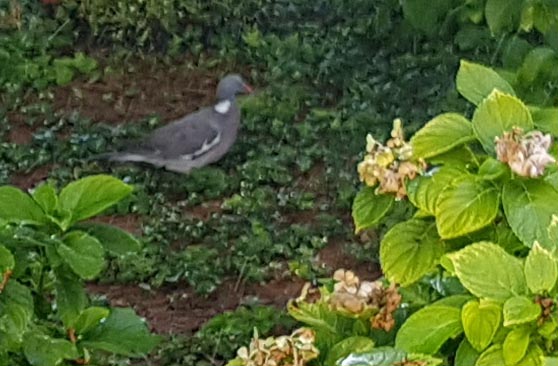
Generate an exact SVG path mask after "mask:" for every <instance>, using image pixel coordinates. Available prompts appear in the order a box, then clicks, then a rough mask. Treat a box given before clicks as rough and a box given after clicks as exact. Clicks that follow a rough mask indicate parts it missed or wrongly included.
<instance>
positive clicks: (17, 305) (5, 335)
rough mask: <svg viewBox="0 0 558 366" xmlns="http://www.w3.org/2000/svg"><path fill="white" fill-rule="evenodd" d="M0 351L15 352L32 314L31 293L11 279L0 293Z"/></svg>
mask: <svg viewBox="0 0 558 366" xmlns="http://www.w3.org/2000/svg"><path fill="white" fill-rule="evenodd" d="M0 314H1V315H0V349H1V350H3V351H7V352H10V351H12V352H13V351H17V350H18V349H19V346H20V345H21V343H22V342H23V335H24V333H25V332H26V331H27V328H28V327H29V325H30V323H31V320H32V318H33V314H34V305H33V296H32V295H31V291H30V290H29V289H28V288H27V287H25V286H23V285H21V284H19V283H18V282H17V281H16V280H14V279H12V280H10V281H9V282H8V284H7V285H6V287H5V288H4V290H3V291H2V292H0Z"/></svg>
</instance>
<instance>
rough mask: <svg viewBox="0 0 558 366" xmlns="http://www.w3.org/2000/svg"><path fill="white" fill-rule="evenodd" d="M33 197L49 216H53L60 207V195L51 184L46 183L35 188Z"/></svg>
mask: <svg viewBox="0 0 558 366" xmlns="http://www.w3.org/2000/svg"><path fill="white" fill-rule="evenodd" d="M32 196H33V199H34V200H35V202H37V204H39V206H41V208H42V209H43V211H44V212H45V213H47V214H48V215H51V214H53V213H54V210H56V207H57V206H58V195H57V194H56V190H55V189H54V187H53V186H52V185H51V184H48V183H46V184H42V185H40V186H39V187H37V188H35V190H34V191H33V193H32Z"/></svg>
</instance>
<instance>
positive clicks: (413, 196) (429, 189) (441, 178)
mask: <svg viewBox="0 0 558 366" xmlns="http://www.w3.org/2000/svg"><path fill="white" fill-rule="evenodd" d="M467 175H468V173H467V172H466V171H464V170H462V169H460V168H455V167H452V166H443V167H441V168H439V169H438V170H437V171H436V172H435V173H433V174H432V176H430V177H429V176H421V177H417V178H415V179H413V180H412V181H410V182H409V184H408V185H407V195H408V197H409V201H411V203H412V204H413V205H415V206H416V207H418V208H419V209H420V210H422V211H423V212H425V213H428V214H429V215H432V216H433V215H435V213H436V203H437V202H438V198H439V197H440V193H441V192H442V191H443V190H444V188H446V187H447V186H449V185H450V184H451V183H452V182H453V181H455V180H457V179H460V178H461V177H465V176H467Z"/></svg>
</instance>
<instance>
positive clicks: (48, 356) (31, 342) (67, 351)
mask: <svg viewBox="0 0 558 366" xmlns="http://www.w3.org/2000/svg"><path fill="white" fill-rule="evenodd" d="M23 353H24V354H25V357H26V358H27V361H29V363H30V364H31V365H36V366H56V365H59V364H60V363H61V362H62V361H64V360H73V359H76V358H78V357H79V353H78V351H77V349H76V346H75V344H73V343H71V342H70V341H67V340H65V339H56V338H51V337H49V336H47V335H44V334H40V333H37V332H30V333H27V334H26V335H25V343H24V345H23Z"/></svg>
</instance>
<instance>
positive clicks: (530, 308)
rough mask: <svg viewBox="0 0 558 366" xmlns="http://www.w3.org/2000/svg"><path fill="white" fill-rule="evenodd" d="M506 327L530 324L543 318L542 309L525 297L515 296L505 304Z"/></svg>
mask: <svg viewBox="0 0 558 366" xmlns="http://www.w3.org/2000/svg"><path fill="white" fill-rule="evenodd" d="M503 312H504V327H510V326H512V325H518V324H524V323H529V322H532V321H535V320H537V319H538V318H539V317H540V316H541V312H542V310H541V307H540V305H538V304H536V303H535V302H534V301H533V300H532V299H529V298H528V297H525V296H514V297H512V298H509V299H508V300H506V302H505V303H504V310H503Z"/></svg>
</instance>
